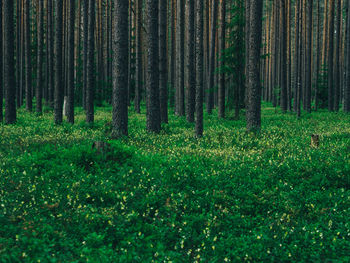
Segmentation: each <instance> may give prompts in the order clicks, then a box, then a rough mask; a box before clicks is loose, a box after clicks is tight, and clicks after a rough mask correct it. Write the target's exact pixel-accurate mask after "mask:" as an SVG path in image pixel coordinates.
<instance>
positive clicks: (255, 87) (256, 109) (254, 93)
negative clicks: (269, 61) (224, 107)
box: [247, 0, 263, 132]
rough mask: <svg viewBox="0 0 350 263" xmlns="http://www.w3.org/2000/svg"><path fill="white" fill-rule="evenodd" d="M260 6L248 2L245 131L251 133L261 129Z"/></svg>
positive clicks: (253, 1)
mask: <svg viewBox="0 0 350 263" xmlns="http://www.w3.org/2000/svg"><path fill="white" fill-rule="evenodd" d="M262 6H263V5H262V1H260V0H251V1H250V21H249V26H250V30H249V60H248V63H249V67H248V68H249V70H248V84H249V85H248V90H249V92H248V100H247V102H248V105H247V130H248V131H253V132H254V131H258V130H260V127H261V84H260V45H261V27H262V25H261V24H262Z"/></svg>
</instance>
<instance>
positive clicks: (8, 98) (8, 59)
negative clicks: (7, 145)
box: [1, 0, 16, 124]
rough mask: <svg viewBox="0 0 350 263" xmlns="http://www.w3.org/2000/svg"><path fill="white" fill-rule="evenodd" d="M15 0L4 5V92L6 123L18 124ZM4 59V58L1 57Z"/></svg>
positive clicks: (7, 0)
mask: <svg viewBox="0 0 350 263" xmlns="http://www.w3.org/2000/svg"><path fill="white" fill-rule="evenodd" d="M13 6H14V3H13V0H6V1H4V3H3V8H4V10H3V14H4V18H3V23H4V25H3V29H4V32H3V34H4V45H3V47H4V54H6V56H4V69H3V74H4V90H5V123H6V124H12V123H15V122H16V85H15V57H14V55H15V54H14V46H15V41H14V32H15V28H14V25H15V24H14V19H13V15H14V14H13V12H14V10H13ZM1 59H2V57H1Z"/></svg>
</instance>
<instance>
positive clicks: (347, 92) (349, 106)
mask: <svg viewBox="0 0 350 263" xmlns="http://www.w3.org/2000/svg"><path fill="white" fill-rule="evenodd" d="M349 8H350V0H348V1H347V18H346V19H347V22H346V28H347V34H346V58H345V64H346V73H345V78H346V80H345V87H344V106H343V107H344V111H345V112H347V113H349V112H350V11H349Z"/></svg>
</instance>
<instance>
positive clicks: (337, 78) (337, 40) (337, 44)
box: [334, 0, 342, 111]
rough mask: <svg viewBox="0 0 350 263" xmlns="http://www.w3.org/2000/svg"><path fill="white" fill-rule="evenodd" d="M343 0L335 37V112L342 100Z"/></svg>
mask: <svg viewBox="0 0 350 263" xmlns="http://www.w3.org/2000/svg"><path fill="white" fill-rule="evenodd" d="M341 12H342V9H341V0H337V21H336V29H335V31H336V35H335V37H336V38H335V65H334V110H335V111H339V99H340V49H341V47H340V44H341V42H340V39H341V37H340V36H341V31H340V22H341V17H342V15H341Z"/></svg>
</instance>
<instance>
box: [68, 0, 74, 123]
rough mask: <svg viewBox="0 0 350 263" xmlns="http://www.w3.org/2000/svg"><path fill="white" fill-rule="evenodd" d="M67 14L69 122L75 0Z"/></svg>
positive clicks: (71, 121) (72, 95) (71, 96)
mask: <svg viewBox="0 0 350 263" xmlns="http://www.w3.org/2000/svg"><path fill="white" fill-rule="evenodd" d="M68 5H69V14H68V46H67V48H68V61H67V63H68V72H67V78H68V83H67V95H68V104H67V106H68V111H67V113H68V115H67V119H68V122H69V123H72V124H73V123H74V87H75V85H74V49H75V48H74V22H75V2H74V1H73V2H69V3H68Z"/></svg>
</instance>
